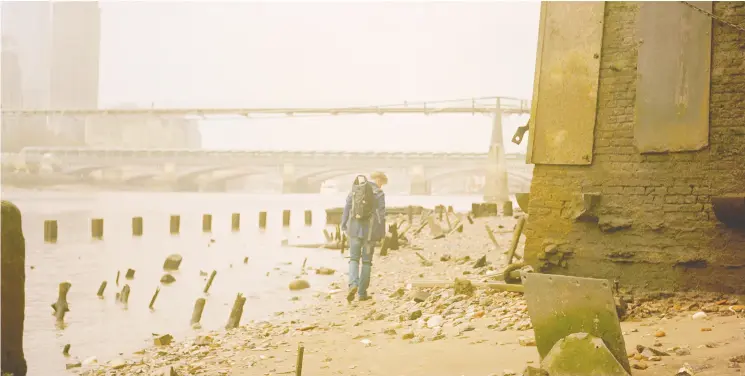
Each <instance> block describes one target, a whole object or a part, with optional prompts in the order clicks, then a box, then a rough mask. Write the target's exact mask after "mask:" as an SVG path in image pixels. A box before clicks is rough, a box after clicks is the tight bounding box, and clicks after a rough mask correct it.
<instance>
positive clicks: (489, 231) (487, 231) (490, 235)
mask: <svg viewBox="0 0 745 376" xmlns="http://www.w3.org/2000/svg"><path fill="white" fill-rule="evenodd" d="M484 228H485V229H486V234H487V235H489V240H491V242H492V243H493V244H494V247H496V248H497V249H499V243H497V238H495V237H494V231H492V229H491V227H489V225H487V224H484Z"/></svg>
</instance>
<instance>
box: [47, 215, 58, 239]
mask: <svg viewBox="0 0 745 376" xmlns="http://www.w3.org/2000/svg"><path fill="white" fill-rule="evenodd" d="M44 242H45V243H57V221H56V220H53V219H52V220H47V221H44Z"/></svg>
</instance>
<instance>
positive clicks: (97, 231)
mask: <svg viewBox="0 0 745 376" xmlns="http://www.w3.org/2000/svg"><path fill="white" fill-rule="evenodd" d="M290 216H291V211H290V210H283V211H282V226H283V227H289V226H290ZM230 219H231V226H230V227H231V229H232V231H233V232H238V231H240V230H241V214H240V213H233V214H231V216H230ZM304 219H305V225H306V226H312V225H313V212H312V211H310V210H306V211H305V218H304ZM143 227H144V226H143V219H142V217H132V236H142V232H143ZM90 228H91V238H93V239H99V240H100V239H103V235H104V231H103V218H93V219H91V227H90ZM259 228H260V229H265V228H266V212H264V211H262V212H259ZM180 232H181V216H180V215H171V217H170V233H171V235H178V234H179V233H180ZM202 232H204V233H211V232H212V214H203V215H202ZM57 234H58V224H57V220H55V219H50V220H46V221H44V242H46V243H56V242H57Z"/></svg>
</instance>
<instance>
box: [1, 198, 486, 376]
mask: <svg viewBox="0 0 745 376" xmlns="http://www.w3.org/2000/svg"><path fill="white" fill-rule="evenodd" d="M344 196H345V194H321V195H279V194H268V195H251V194H226V193H214V194H213V193H145V192H142V193H140V192H137V193H133V192H60V191H7V192H3V199H4V200H10V201H12V202H14V203H15V204H16V205H18V207H19V208H20V209H21V211H22V213H23V229H24V235H25V237H26V324H25V339H24V347H25V351H26V358H27V360H28V364H29V375H64V374H65V373H66V371H65V370H64V369H65V358H64V357H63V356H62V348H63V347H64V345H65V344H68V343H69V344H71V346H72V349H71V354H72V355H73V356H77V357H79V358H81V359H84V358H87V357H89V356H96V357H98V359H99V360H100V361H106V360H108V359H111V358H113V357H116V356H117V355H118V354H129V353H132V352H134V351H137V350H139V349H141V348H143V347H145V346H148V345H150V344H151V343H152V336H151V333H169V334H172V335H173V336H174V338H175V339H176V340H180V339H183V338H184V337H186V336H193V335H196V333H195V331H194V330H193V329H191V328H190V325H189V320H190V318H191V313H192V309H193V306H194V301H195V300H196V299H197V298H200V297H205V298H207V304H206V306H205V309H204V314H203V316H202V321H201V322H202V326H203V330H216V329H221V328H223V327H224V325H225V323H226V322H227V319H228V316H229V313H230V308H231V306H232V303H233V300H234V299H235V296H236V294H237V293H243V294H244V295H245V296H246V297H247V302H246V305H245V307H244V313H243V319H242V322H244V323H245V322H247V321H250V320H260V319H266V318H269V317H271V316H272V315H273V313H274V312H277V311H283V310H289V309H293V308H295V307H299V306H300V305H302V304H305V303H304V302H306V301H311V300H312V299H310V296H311V295H312V294H313V293H315V292H318V291H324V292H325V291H327V289H328V284H329V282H330V281H331V278H332V277H328V276H317V275H315V274H309V275H308V276H307V279H308V281H309V282H310V284H311V288H310V289H308V290H305V291H300V292H290V291H289V290H288V288H287V285H288V283H289V282H290V281H291V280H292V279H293V278H294V277H295V276H297V275H298V274H299V272H300V269H301V265H302V262H303V260H304V259H305V258H306V257H307V259H308V266H313V267H320V266H326V267H330V268H334V269H336V270H338V271H339V272H341V273H343V272H344V270H345V268H346V260H345V259H344V258H343V256H342V255H341V254H340V253H339V252H338V251H330V250H318V249H304V248H293V247H287V246H284V247H283V246H282V245H281V244H282V240H283V239H288V240H289V243H290V245H292V244H300V243H323V242H324V237H323V233H322V231H323V229H324V228H326V226H325V219H326V215H325V209H327V208H330V207H339V206H341V205H342V204H343V203H344ZM386 199H387V205H388V206H389V207H394V206H406V205H422V206H424V207H429V208H432V207H434V206H435V205H439V204H443V205H452V206H453V207H454V208H455V209H456V210H462V211H465V210H469V209H470V205H471V203H472V202H479V201H482V198H481V197H480V196H388V197H386ZM285 209H289V210H292V216H291V225H290V227H289V228H283V227H282V210H285ZM304 210H312V211H313V225H312V226H304V214H303V211H304ZM260 211H266V212H267V228H266V229H265V230H263V231H262V230H259V228H258V213H259V212H260ZM231 213H241V231H240V232H232V231H231ZM202 214H212V215H213V224H212V233H211V234H204V233H202V224H201V220H202ZM170 215H181V233H180V235H170V233H169V217H170ZM135 216H141V217H143V222H144V231H143V236H142V237H132V235H131V218H132V217H135ZM91 218H103V219H104V238H103V240H92V239H91V236H90V219H91ZM47 219H56V220H57V221H58V226H59V235H58V241H57V243H56V244H45V243H44V235H43V232H44V231H43V228H44V224H43V223H44V220H47ZM212 239H214V242H212V241H211V240H212ZM171 253H179V254H181V255H182V256H183V258H184V261H183V263H182V264H181V268H180V270H179V271H178V272H175V273H173V275H174V277H175V278H176V282H175V283H173V284H171V285H169V286H161V285H160V283H159V281H160V278H161V276H162V275H163V270H162V266H163V261H164V259H165V257H166V256H167V255H169V254H171ZM244 257H249V261H248V263H247V264H244V263H243V259H244ZM290 262H291V264H288V263H290ZM128 268H132V269H134V270H136V273H135V278H134V279H133V280H125V279H124V273H125V271H126V270H127V269H128ZM212 270H216V271H217V277H216V278H215V281H214V283H213V285H212V287H211V288H210V291H209V294H208V295H205V294H203V292H202V290H203V288H204V285H205V283H206V279H207V277H204V276H201V275H200V271H204V272H207V273H210V272H211V271H212ZM117 271H121V278H120V281H119V286H118V287H117V286H116V284H115V278H116V274H117ZM267 273H269V276H267ZM104 280H106V281H108V287H107V288H106V292H105V298H104V299H98V298H97V297H96V292H97V290H98V287H99V285H100V284H101V282H102V281H104ZM64 281H68V282H70V283H72V288H71V290H70V292H69V295H68V302H69V304H70V312H68V313H67V315H66V316H65V323H66V325H67V326H66V327H65V328H64V329H59V328H57V327H56V326H55V318H54V317H53V316H52V309H51V307H50V304H51V303H53V302H54V301H56V299H57V290H58V285H59V283H60V282H64ZM125 283H126V284H129V285H130V287H131V294H130V297H129V305H128V307H127V308H126V309H125V307H123V306H122V305H121V304H118V303H116V302H115V294H116V292H117V291H120V290H121V288H122V286H123V285H124V284H125ZM158 286H161V291H160V294H159V296H158V298H157V301H156V303H155V309H154V310H152V311H151V310H150V309H148V304H149V302H150V299H151V297H152V295H153V293H154V292H155V289H156V287H158ZM294 295H299V296H300V297H301V299H300V300H298V301H292V300H291V298H292V296H294Z"/></svg>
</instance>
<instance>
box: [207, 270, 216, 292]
mask: <svg viewBox="0 0 745 376" xmlns="http://www.w3.org/2000/svg"><path fill="white" fill-rule="evenodd" d="M216 275H217V270H213V271H212V275H210V279H209V280H208V281H207V285H206V286H204V293H205V294H206V293H207V292H209V291H210V287H211V286H212V281H214V280H215V276H216Z"/></svg>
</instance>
